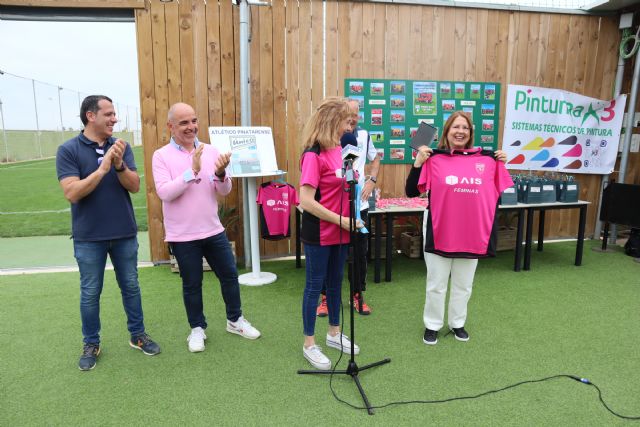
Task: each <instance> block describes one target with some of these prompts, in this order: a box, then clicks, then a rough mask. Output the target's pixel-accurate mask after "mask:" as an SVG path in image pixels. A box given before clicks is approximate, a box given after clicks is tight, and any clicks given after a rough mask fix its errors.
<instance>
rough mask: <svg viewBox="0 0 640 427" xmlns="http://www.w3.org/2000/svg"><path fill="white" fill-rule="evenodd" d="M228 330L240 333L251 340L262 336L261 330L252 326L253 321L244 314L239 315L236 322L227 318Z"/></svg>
mask: <svg viewBox="0 0 640 427" xmlns="http://www.w3.org/2000/svg"><path fill="white" fill-rule="evenodd" d="M227 332H231V333H232V334H238V335H240V336H243V337H245V338H248V339H250V340H255V339H256V338H258V337H259V336H260V331H259V330H257V329H256V328H254V327H253V326H251V323H249V322H248V321H247V319H245V318H244V316H240V317H238V320H236V321H235V322H231V321H230V320H227Z"/></svg>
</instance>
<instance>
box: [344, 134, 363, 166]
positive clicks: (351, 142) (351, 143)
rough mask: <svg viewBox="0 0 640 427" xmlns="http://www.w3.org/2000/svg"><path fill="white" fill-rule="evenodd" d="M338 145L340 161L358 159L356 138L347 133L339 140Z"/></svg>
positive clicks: (358, 152) (358, 151)
mask: <svg viewBox="0 0 640 427" xmlns="http://www.w3.org/2000/svg"><path fill="white" fill-rule="evenodd" d="M340 145H341V146H342V159H343V160H349V159H350V160H355V159H357V158H358V157H360V150H359V149H358V140H357V139H356V136H355V135H354V134H353V133H351V132H347V133H345V134H343V135H342V137H341V138H340Z"/></svg>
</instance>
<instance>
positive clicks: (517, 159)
mask: <svg viewBox="0 0 640 427" xmlns="http://www.w3.org/2000/svg"><path fill="white" fill-rule="evenodd" d="M524 161H525V157H524V154H518V155H517V156H515V157H514V158H513V159H511V160H509V164H510V165H521V164H523V163H524Z"/></svg>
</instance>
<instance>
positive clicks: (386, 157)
mask: <svg viewBox="0 0 640 427" xmlns="http://www.w3.org/2000/svg"><path fill="white" fill-rule="evenodd" d="M344 91H345V96H346V97H348V98H350V99H354V100H357V101H358V102H359V103H360V121H359V125H360V126H361V127H362V128H364V129H366V130H367V131H369V134H370V135H371V141H372V142H373V143H374V145H375V147H376V148H377V150H378V154H379V155H380V156H381V158H382V163H389V164H394V163H395V164H401V163H412V162H413V158H414V154H415V153H414V152H413V151H414V150H413V149H412V148H411V146H410V142H411V137H412V136H413V135H414V133H415V132H416V131H417V129H418V125H419V124H420V123H421V122H422V121H425V122H427V123H428V124H430V125H432V126H434V127H436V128H437V129H438V133H437V134H436V136H435V138H434V142H433V143H432V145H431V146H432V147H435V146H436V145H437V144H438V140H439V139H440V135H441V130H442V127H443V126H444V123H445V122H446V121H447V118H448V117H449V115H450V114H451V113H452V112H454V111H457V110H463V111H466V112H468V113H470V114H471V117H472V119H473V123H474V141H473V145H474V147H483V148H487V149H491V150H496V149H497V147H498V117H499V113H500V83H487V82H449V81H414V80H382V79H345V81H344Z"/></svg>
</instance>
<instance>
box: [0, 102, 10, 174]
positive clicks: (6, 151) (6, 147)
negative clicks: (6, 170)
mask: <svg viewBox="0 0 640 427" xmlns="http://www.w3.org/2000/svg"><path fill="white" fill-rule="evenodd" d="M0 120H2V138H3V139H4V158H5V161H6V162H7V163H9V141H8V140H7V131H6V130H5V128H4V111H2V99H0Z"/></svg>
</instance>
